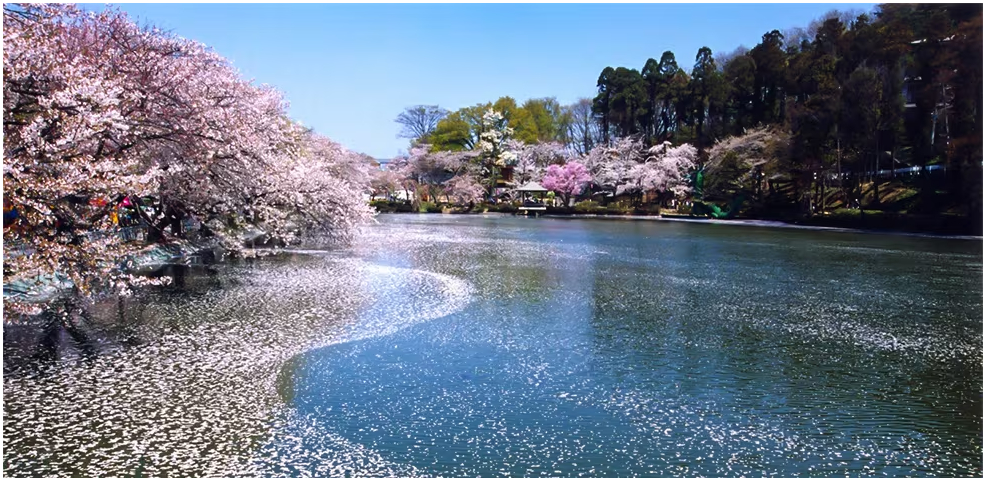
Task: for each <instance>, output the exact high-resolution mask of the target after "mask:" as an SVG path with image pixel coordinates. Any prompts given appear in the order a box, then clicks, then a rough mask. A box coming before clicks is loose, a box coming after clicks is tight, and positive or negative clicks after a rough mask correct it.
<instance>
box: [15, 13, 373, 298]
mask: <svg viewBox="0 0 983 481" xmlns="http://www.w3.org/2000/svg"><path fill="white" fill-rule="evenodd" d="M3 30H4V48H3V66H4V84H3V88H4V91H3V106H4V137H3V147H4V162H3V165H4V171H3V176H4V180H3V192H4V207H5V212H7V211H8V210H9V211H11V212H15V213H16V216H17V219H16V221H15V222H14V223H13V225H10V226H5V228H4V244H5V245H6V246H8V248H9V247H14V249H13V250H14V251H16V252H15V254H17V255H8V256H5V259H4V280H5V282H6V281H7V280H8V279H9V278H11V277H14V276H25V275H26V276H31V275H38V274H40V273H45V272H52V271H56V272H62V273H64V274H66V275H68V276H70V277H71V278H72V280H73V281H74V282H75V284H76V285H77V286H78V287H79V288H81V289H82V290H83V291H84V290H87V289H88V288H89V287H91V286H93V285H95V284H99V283H101V284H104V281H105V279H106V278H107V273H109V272H111V271H113V270H114V268H115V266H116V265H117V264H118V262H119V260H120V258H122V257H123V256H125V255H127V254H129V253H132V252H133V251H135V250H137V249H140V248H142V247H143V246H142V245H140V244H139V243H133V242H128V241H126V240H123V239H121V238H120V237H119V236H115V235H107V234H106V233H111V232H112V231H114V230H115V229H117V225H116V217H115V213H116V211H117V210H118V208H119V206H120V204H121V202H122V201H124V200H125V201H126V202H131V201H132V202H133V203H134V204H136V203H139V204H141V205H140V206H139V207H138V208H136V209H135V210H134V211H133V212H134V215H137V214H138V215H139V217H141V218H140V219H139V220H140V221H141V222H142V223H143V224H144V225H149V226H151V227H152V228H155V229H157V230H158V231H159V232H160V233H161V237H162V238H161V239H160V240H164V241H166V240H168V237H170V238H173V237H175V236H179V235H180V234H179V233H175V232H174V229H170V230H168V231H166V232H165V231H164V229H167V228H168V226H169V225H172V224H174V223H175V219H178V220H180V219H187V218H195V219H198V221H200V222H201V223H202V224H204V225H207V226H218V227H222V229H219V231H218V232H215V234H217V235H219V236H222V235H223V234H224V233H225V232H224V231H225V230H226V229H225V228H228V229H234V228H236V227H237V226H240V227H241V226H243V225H246V224H253V225H259V226H260V228H261V229H263V230H264V231H265V232H267V234H268V235H270V236H271V237H275V238H277V239H280V240H282V241H283V242H290V241H293V240H295V239H297V238H298V237H299V236H301V235H303V234H305V233H308V232H319V233H324V234H325V235H327V236H330V237H331V238H333V239H340V240H345V239H348V238H350V237H351V235H352V232H353V230H354V229H355V228H356V227H357V226H358V225H360V224H361V223H362V222H364V221H365V220H367V219H368V218H369V217H370V216H371V210H370V209H369V208H368V207H367V206H365V205H364V202H362V196H363V194H364V193H366V192H367V191H368V183H369V175H368V165H367V164H366V162H364V160H363V158H362V156H360V155H357V154H355V153H352V152H350V151H348V150H346V149H344V148H343V147H341V146H340V145H338V144H336V143H334V142H332V141H330V140H328V139H326V138H324V137H321V136H318V135H316V134H314V133H313V132H310V131H308V130H306V129H304V128H302V127H300V126H299V125H297V124H295V123H294V122H292V121H291V120H290V119H289V118H288V117H287V115H286V107H287V104H286V102H285V101H284V100H283V98H282V96H281V94H280V93H279V92H277V91H276V90H274V89H273V88H271V87H268V86H257V85H254V84H253V83H251V82H250V81H247V80H245V79H244V78H243V77H242V76H241V75H240V74H239V72H238V71H236V70H235V69H234V68H233V67H232V66H231V65H230V64H229V62H228V61H226V60H225V59H224V58H222V57H221V56H219V55H217V54H216V53H215V52H213V51H211V50H210V49H208V48H206V47H205V46H203V45H201V44H199V43H196V42H193V41H189V40H185V39H181V38H178V37H175V36H172V35H168V34H165V33H162V32H160V31H159V30H156V29H149V30H148V29H141V28H140V27H139V26H137V25H136V24H135V23H134V22H133V21H131V20H130V19H128V18H127V17H126V15H125V14H122V13H120V12H119V11H117V10H113V9H107V10H104V11H102V12H100V13H94V12H83V11H81V10H79V9H78V8H77V7H75V6H72V5H10V4H8V5H5V6H4V18H3ZM141 199H143V200H141ZM235 244H236V243H235V242H233V241H231V240H230V242H229V246H230V247H236V245H235ZM8 250H10V249H8Z"/></svg>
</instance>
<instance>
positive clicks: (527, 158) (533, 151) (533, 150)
mask: <svg viewBox="0 0 983 481" xmlns="http://www.w3.org/2000/svg"><path fill="white" fill-rule="evenodd" d="M509 150H511V151H512V152H515V154H516V162H515V167H514V170H513V180H514V181H515V183H516V185H517V186H522V185H523V184H525V183H527V182H529V181H532V180H535V179H542V178H543V176H544V175H546V167H547V166H549V165H551V164H562V163H564V162H566V160H567V159H568V158H569V157H570V152H569V151H567V149H566V148H565V147H564V146H563V145H562V144H560V143H559V142H543V143H536V144H526V143H524V142H522V141H519V140H513V141H512V142H511V144H510V145H509Z"/></svg>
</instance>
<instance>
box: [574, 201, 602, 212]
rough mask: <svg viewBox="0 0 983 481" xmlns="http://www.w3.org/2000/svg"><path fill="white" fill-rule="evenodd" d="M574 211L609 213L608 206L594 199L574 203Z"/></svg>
mask: <svg viewBox="0 0 983 481" xmlns="http://www.w3.org/2000/svg"><path fill="white" fill-rule="evenodd" d="M573 211H574V212H575V213H577V214H599V213H602V212H604V213H607V208H606V207H604V206H603V205H601V204H598V203H597V202H594V201H593V200H587V201H584V202H580V203H578V204H576V205H574V206H573Z"/></svg>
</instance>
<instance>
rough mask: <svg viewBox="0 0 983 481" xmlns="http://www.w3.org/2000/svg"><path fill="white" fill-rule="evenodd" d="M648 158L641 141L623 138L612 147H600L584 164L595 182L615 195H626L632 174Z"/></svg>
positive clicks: (594, 149) (593, 151) (592, 150)
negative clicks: (626, 187) (626, 188)
mask: <svg viewBox="0 0 983 481" xmlns="http://www.w3.org/2000/svg"><path fill="white" fill-rule="evenodd" d="M645 157H646V152H645V147H644V144H643V143H642V141H641V139H639V138H635V137H623V138H620V139H618V141H617V142H615V143H614V145H612V146H606V145H603V144H602V145H598V146H596V147H594V148H593V149H591V151H590V152H589V153H588V154H587V155H586V156H585V157H584V163H585V166H586V167H587V169H588V171H589V172H590V174H591V176H592V178H593V179H594V182H595V183H596V184H597V185H599V186H601V187H602V188H605V189H609V190H610V191H611V192H612V193H613V194H615V195H620V194H622V193H624V191H625V186H626V185H627V184H628V183H629V182H630V172H631V170H632V169H633V168H635V166H637V165H638V164H639V163H641V162H643V161H644V160H645Z"/></svg>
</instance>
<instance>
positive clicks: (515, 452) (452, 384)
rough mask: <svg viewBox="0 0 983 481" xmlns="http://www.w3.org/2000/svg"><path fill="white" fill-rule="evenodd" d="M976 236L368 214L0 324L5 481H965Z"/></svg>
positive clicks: (973, 471) (970, 462) (976, 395)
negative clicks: (320, 235)
mask: <svg viewBox="0 0 983 481" xmlns="http://www.w3.org/2000/svg"><path fill="white" fill-rule="evenodd" d="M981 248H983V246H981V243H980V242H979V241H978V240H958V239H943V238H933V237H912V236H893V235H879V234H862V233H850V232H833V231H818V230H799V229H776V228H766V227H754V226H734V225H720V224H705V223H689V222H649V221H610V220H570V219H541V218H540V219H535V218H533V219H526V218H516V217H511V216H491V215H490V216H446V215H426V216H418V215H383V216H380V217H379V224H378V225H375V226H373V227H371V228H369V229H368V230H367V232H366V234H365V235H364V236H363V237H362V238H361V239H360V241H359V243H358V245H356V246H355V247H353V248H351V249H348V250H344V251H329V250H324V251H322V250H308V251H298V252H295V253H293V254H291V255H284V256H278V257H270V258H263V259H258V260H253V261H249V262H239V263H235V264H228V265H223V266H220V267H218V268H217V269H215V270H213V271H211V272H205V273H196V274H189V275H188V276H186V278H185V279H184V282H183V286H181V287H170V288H163V289H157V290H153V291H145V292H141V293H140V294H138V296H137V297H135V298H131V299H129V300H127V301H126V302H124V303H116V302H115V301H113V302H108V301H107V302H101V303H98V304H96V305H93V306H89V312H90V313H91V314H90V317H89V318H87V319H83V318H78V319H77V320H76V324H77V326H78V328H77V329H73V330H66V329H64V328H62V327H61V325H60V324H57V323H51V322H48V321H46V320H44V319H26V320H21V321H20V322H18V323H16V324H10V325H5V327H4V421H3V423H4V428H3V436H4V439H3V441H4V475H5V476H46V475H62V476H71V475H75V476H79V475H84V476H106V475H117V476H326V475H361V476H367V475H382V476H563V477H579V476H605V477H630V476H658V477H665V476H677V475H682V476H740V475H746V476H842V475H849V476H864V475H867V476H885V475H887V476H909V475H914V476H980V475H981V474H983V473H981V466H980V463H981V453H983V451H981V440H980V430H981V422H983V416H981V410H983V405H981V388H983V371H981V368H983V345H981V344H983V330H981V323H983V283H981V279H983V252H981Z"/></svg>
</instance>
